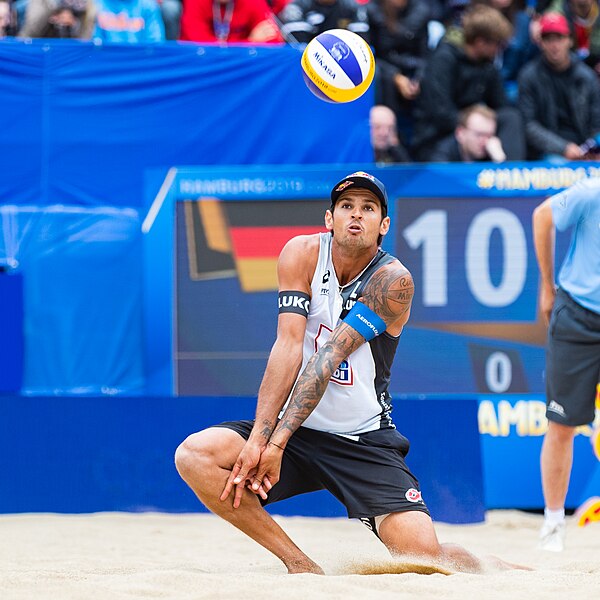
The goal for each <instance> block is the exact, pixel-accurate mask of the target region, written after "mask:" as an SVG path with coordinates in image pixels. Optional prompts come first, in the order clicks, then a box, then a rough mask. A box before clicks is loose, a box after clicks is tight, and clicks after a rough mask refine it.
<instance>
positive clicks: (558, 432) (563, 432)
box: [533, 179, 600, 552]
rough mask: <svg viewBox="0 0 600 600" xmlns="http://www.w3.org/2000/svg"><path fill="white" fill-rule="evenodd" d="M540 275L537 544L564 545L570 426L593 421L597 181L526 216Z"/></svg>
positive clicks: (599, 299) (599, 218)
mask: <svg viewBox="0 0 600 600" xmlns="http://www.w3.org/2000/svg"><path fill="white" fill-rule="evenodd" d="M555 227H556V228H557V229H558V230H560V231H562V230H565V229H567V228H569V227H573V234H572V239H571V246H570V248H569V251H568V253H567V256H566V258H565V260H564V262H563V264H562V267H561V269H560V273H559V276H558V283H559V288H558V290H557V289H556V287H555V285H554V228H555ZM533 235H534V243H535V251H536V255H537V259H538V264H539V268H540V273H541V298H540V306H541V310H542V313H543V315H544V317H545V319H546V323H549V329H548V347H547V351H546V416H547V417H548V421H549V422H548V431H547V433H546V435H545V437H544V443H543V445H542V454H541V471H542V487H543V491H544V500H545V504H546V507H545V511H544V516H545V517H544V525H543V527H542V531H541V536H540V547H541V548H542V549H544V550H551V551H554V552H560V551H562V550H563V548H564V537H565V508H564V507H565V499H566V497H567V490H568V488H569V478H570V476H571V466H572V462H573V438H574V436H575V428H576V427H577V426H579V425H585V424H587V423H590V422H592V421H593V420H594V404H595V396H596V386H597V384H598V381H600V180H598V179H588V180H584V181H581V182H578V183H576V184H575V185H573V186H572V187H570V188H569V189H567V190H565V191H564V192H561V193H560V194H556V195H555V196H552V197H551V198H548V199H547V200H546V201H545V202H543V203H542V204H541V205H540V206H538V207H537V208H536V209H535V211H534V214H533Z"/></svg>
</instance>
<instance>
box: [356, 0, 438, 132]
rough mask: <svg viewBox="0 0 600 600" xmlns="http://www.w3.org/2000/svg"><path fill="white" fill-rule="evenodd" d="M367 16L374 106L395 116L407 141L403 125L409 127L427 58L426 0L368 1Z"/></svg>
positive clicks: (427, 13) (408, 130) (427, 12)
mask: <svg viewBox="0 0 600 600" xmlns="http://www.w3.org/2000/svg"><path fill="white" fill-rule="evenodd" d="M367 13H368V17H369V26H370V37H371V40H372V45H373V50H374V51H375V59H376V62H377V69H376V71H375V74H376V75H375V76H376V80H375V95H376V102H377V103H378V104H385V105H386V106H389V107H390V108H391V109H392V110H393V111H394V112H395V113H396V115H397V116H398V117H399V118H400V121H401V124H402V126H401V128H402V129H403V130H404V132H405V135H404V137H405V138H406V139H410V133H411V132H410V128H409V127H406V126H405V125H404V123H410V124H412V104H413V100H414V99H415V98H416V97H417V96H418V94H419V91H420V83H419V82H420V80H421V77H422V76H423V71H424V69H425V61H426V59H427V56H428V54H429V48H428V45H427V23H428V20H429V15H430V10H429V5H428V4H427V0H371V2H370V3H369V4H368V5H367Z"/></svg>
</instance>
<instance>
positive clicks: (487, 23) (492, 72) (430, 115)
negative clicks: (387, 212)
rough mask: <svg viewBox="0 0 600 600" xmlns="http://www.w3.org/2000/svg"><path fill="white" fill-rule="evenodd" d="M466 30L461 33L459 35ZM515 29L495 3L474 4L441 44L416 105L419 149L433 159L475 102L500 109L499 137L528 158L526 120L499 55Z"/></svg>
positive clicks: (515, 155)
mask: <svg viewBox="0 0 600 600" xmlns="http://www.w3.org/2000/svg"><path fill="white" fill-rule="evenodd" d="M458 34H460V35H458ZM511 35H512V27H511V25H510V23H509V22H508V20H507V19H506V17H504V16H503V15H502V14H500V12H498V11H497V10H496V9H494V8H491V7H489V6H474V7H472V8H470V9H469V10H467V11H466V12H465V14H464V16H463V29H462V31H459V30H454V37H449V36H447V37H446V38H445V39H444V41H442V42H441V43H440V45H439V46H438V47H437V48H436V50H435V52H434V53H433V55H432V56H431V58H430V59H429V62H428V64H427V67H426V69H425V76H424V77H423V80H422V81H421V94H420V96H419V98H418V100H417V102H416V106H415V111H414V115H415V128H414V137H413V148H414V152H413V155H414V156H415V157H416V158H417V159H418V160H421V161H426V160H429V157H430V156H431V155H432V153H433V152H434V150H435V148H436V146H437V144H438V143H439V142H440V141H442V140H443V139H444V138H446V137H447V136H449V135H451V134H452V133H453V131H454V130H455V128H456V125H457V123H458V113H459V111H460V110H461V109H463V108H466V107H468V106H471V105H472V104H485V105H486V106H489V107H490V108H493V109H495V110H496V112H497V117H498V137H499V138H500V139H501V140H502V146H503V148H504V152H505V153H506V156H507V158H508V160H523V159H524V158H525V141H524V134H523V124H522V119H521V115H520V114H519V112H518V110H517V109H516V108H514V107H512V106H510V105H509V103H508V100H507V97H506V94H505V92H504V87H503V83H502V78H501V76H500V71H499V70H498V68H497V67H496V66H495V65H494V59H495V58H496V54H497V53H498V50H499V48H500V46H501V44H503V43H505V42H506V41H507V40H508V39H510V37H511Z"/></svg>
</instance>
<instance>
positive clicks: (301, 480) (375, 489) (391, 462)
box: [217, 421, 429, 521]
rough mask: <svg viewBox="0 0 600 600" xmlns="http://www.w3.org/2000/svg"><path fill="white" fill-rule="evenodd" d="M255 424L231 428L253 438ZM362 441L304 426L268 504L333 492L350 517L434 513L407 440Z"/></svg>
mask: <svg viewBox="0 0 600 600" xmlns="http://www.w3.org/2000/svg"><path fill="white" fill-rule="evenodd" d="M253 425H254V422H253V421H230V422H226V423H221V424H220V425H217V427H226V428H228V429H232V430H233V431H235V432H237V433H239V434H240V435H241V436H242V437H243V438H244V439H246V440H247V439H248V437H249V436H250V431H251V430H252V426H253ZM355 437H358V438H359V439H358V440H354V439H349V438H346V437H342V436H339V435H335V434H333V433H325V432H323V431H316V430H315V429H308V428H307V427H300V428H299V429H298V430H297V431H296V432H295V433H294V435H293V436H292V437H291V438H290V440H289V441H288V443H287V445H286V448H285V451H284V453H283V460H282V463H281V473H280V479H279V481H278V482H277V484H275V485H274V486H273V489H272V490H271V491H270V492H269V497H268V499H267V500H264V501H263V500H261V502H262V503H263V505H266V504H272V503H273V502H277V501H278V500H285V499H286V498H291V497H292V496H297V495H299V494H305V493H307V492H314V491H317V490H323V489H326V490H329V491H330V492H331V493H332V494H333V495H334V496H335V497H336V498H337V499H338V500H339V501H340V502H341V503H342V504H343V505H344V506H345V507H346V510H347V511H348V516H349V517H350V518H356V519H361V520H363V521H365V520H370V519H372V518H373V517H377V516H380V515H385V514H388V513H392V512H403V511H408V510H418V511H422V512H425V513H427V514H429V511H428V509H427V506H426V505H425V503H424V502H423V500H422V499H421V492H420V490H419V482H418V481H417V479H416V478H415V476H414V475H413V474H412V473H411V472H410V471H409V470H408V467H407V466H406V463H405V462H404V457H405V456H406V454H407V452H408V448H409V443H408V440H407V439H406V438H405V437H404V436H403V435H401V434H400V433H399V432H398V431H397V430H396V429H380V430H377V431H371V432H369V433H364V434H362V435H360V436H355Z"/></svg>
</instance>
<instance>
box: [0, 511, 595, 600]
mask: <svg viewBox="0 0 600 600" xmlns="http://www.w3.org/2000/svg"><path fill="white" fill-rule="evenodd" d="M276 519H277V521H278V522H279V523H280V524H281V525H282V526H283V527H284V529H286V531H287V532H288V533H289V534H290V536H291V537H292V539H294V541H295V542H296V543H297V544H298V545H299V546H300V547H301V548H302V549H303V550H304V551H305V552H306V553H307V554H309V555H310V556H311V557H312V558H313V559H314V560H316V561H317V562H318V563H320V564H321V566H322V567H323V568H324V569H325V571H326V573H327V575H326V576H318V575H308V574H305V575H287V573H286V571H285V569H284V567H283V565H282V564H281V563H280V562H279V561H278V560H277V559H276V558H275V557H273V556H272V555H271V554H269V553H268V552H267V551H266V550H264V549H262V548H261V547H259V546H258V545H256V544H255V543H254V542H252V541H251V540H249V539H248V538H246V537H245V536H244V535H243V534H241V533H239V532H238V531H237V530H235V529H234V528H233V527H232V526H231V525H229V524H228V523H225V522H223V521H221V520H220V519H218V518H217V517H214V516H212V515H207V514H193V515H191V514H186V515H170V514H156V513H144V514H129V513H100V514H94V515H54V514H26V515H3V516H0V598H2V600H12V599H25V598H27V599H29V598H36V599H43V600H48V599H54V598H56V599H61V600H62V599H66V600H67V599H84V600H96V599H98V600H112V599H125V598H130V599H131V598H173V599H181V600H186V599H205V598H206V599H208V598H210V599H221V598H223V599H230V598H231V599H238V598H256V599H259V600H269V599H274V600H275V599H277V600H280V599H281V600H321V599H325V598H328V599H329V598H339V599H340V600H342V599H343V600H350V599H355V598H357V599H360V600H365V599H370V598H373V599H375V598H377V599H378V600H379V599H381V600H384V599H388V598H389V599H391V598H394V599H397V598H415V599H418V600H421V599H426V598H444V599H457V600H458V599H461V600H464V599H467V600H469V599H471V598H473V599H476V600H479V599H482V600H487V599H492V600H493V599H496V598H498V599H499V598H503V599H510V600H516V599H521V598H523V599H527V600H537V599H540V600H541V599H544V600H546V599H557V600H559V599H560V600H562V599H566V598H568V599H569V600H573V599H579V598H582V599H583V598H585V599H586V600H587V599H591V598H600V523H592V524H590V525H588V526H586V527H578V526H577V525H576V523H575V522H574V521H572V520H571V521H569V523H568V529H567V549H566V550H565V551H564V552H563V553H561V554H554V553H549V552H542V551H540V550H537V549H536V547H535V546H536V540H537V534H538V530H539V527H540V525H541V516H538V515H532V514H528V513H521V512H517V511H491V512H489V513H488V515H487V519H486V522H485V523H482V524H477V525H462V526H458V525H447V524H443V523H438V524H436V528H437V531H438V536H439V538H440V540H441V541H446V542H449V541H451V542H456V543H460V544H462V545H464V546H465V547H467V548H468V549H469V550H471V551H473V552H474V553H476V554H478V555H480V556H483V555H488V554H495V555H497V556H500V557H501V558H504V559H505V560H509V561H513V562H518V563H523V564H526V565H529V566H531V567H533V568H534V569H535V571H531V572H526V571H509V572H506V571H505V572H499V571H490V572H488V573H486V574H484V575H466V574H453V575H450V576H445V575H439V574H435V575H417V574H414V573H409V574H382V575H358V574H356V572H357V571H358V570H360V569H361V568H363V567H365V566H367V567H374V568H375V569H378V568H381V569H383V570H385V569H386V568H387V567H389V566H391V567H393V566H394V563H393V562H392V561H390V558H389V555H388V553H387V550H386V549H385V548H384V547H383V545H382V544H381V543H380V542H379V541H378V540H377V539H376V538H375V536H374V535H373V534H372V533H370V532H369V531H368V530H367V529H366V528H365V527H364V525H362V524H360V523H358V522H355V521H349V520H347V519H314V518H305V517H276Z"/></svg>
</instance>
